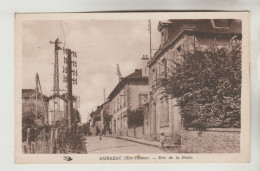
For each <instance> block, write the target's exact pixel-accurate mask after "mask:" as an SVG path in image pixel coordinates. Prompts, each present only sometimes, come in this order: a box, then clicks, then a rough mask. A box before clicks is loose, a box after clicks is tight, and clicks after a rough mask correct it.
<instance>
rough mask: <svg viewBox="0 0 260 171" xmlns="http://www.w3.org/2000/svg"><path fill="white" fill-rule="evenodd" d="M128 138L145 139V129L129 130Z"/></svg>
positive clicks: (141, 127)
mask: <svg viewBox="0 0 260 171" xmlns="http://www.w3.org/2000/svg"><path fill="white" fill-rule="evenodd" d="M128 136H129V137H135V138H143V137H144V127H143V126H140V127H136V128H129V129H128Z"/></svg>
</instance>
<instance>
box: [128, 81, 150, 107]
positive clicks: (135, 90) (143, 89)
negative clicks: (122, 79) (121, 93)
mask: <svg viewBox="0 0 260 171" xmlns="http://www.w3.org/2000/svg"><path fill="white" fill-rule="evenodd" d="M128 93H129V96H128V104H129V109H130V110H135V109H137V108H138V107H139V94H146V93H147V94H149V87H148V85H129V90H128Z"/></svg>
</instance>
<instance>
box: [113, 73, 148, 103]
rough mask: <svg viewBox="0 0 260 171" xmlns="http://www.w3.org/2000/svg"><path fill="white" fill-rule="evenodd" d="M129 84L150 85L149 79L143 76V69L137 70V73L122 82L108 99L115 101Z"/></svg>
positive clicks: (124, 78)
mask: <svg viewBox="0 0 260 171" xmlns="http://www.w3.org/2000/svg"><path fill="white" fill-rule="evenodd" d="M127 83H129V84H143V85H148V77H144V76H142V69H136V70H135V72H133V73H132V74H129V75H128V76H127V77H123V78H122V79H121V80H120V82H119V83H118V84H117V85H116V87H115V88H114V90H113V91H112V92H111V93H110V94H109V96H108V99H109V100H111V99H113V98H114V97H115V96H116V95H117V94H118V93H119V92H120V91H121V90H122V89H123V88H124V86H125V85H126V84H127Z"/></svg>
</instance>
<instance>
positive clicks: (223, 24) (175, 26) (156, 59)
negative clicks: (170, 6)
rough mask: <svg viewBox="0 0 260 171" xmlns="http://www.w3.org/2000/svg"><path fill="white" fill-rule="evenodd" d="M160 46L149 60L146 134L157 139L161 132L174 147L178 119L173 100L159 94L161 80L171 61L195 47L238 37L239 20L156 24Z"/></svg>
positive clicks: (177, 139)
mask: <svg viewBox="0 0 260 171" xmlns="http://www.w3.org/2000/svg"><path fill="white" fill-rule="evenodd" d="M158 31H159V32H160V33H161V44H160V47H159V49H158V50H157V51H156V52H155V54H154V56H153V57H152V58H151V59H150V60H149V62H148V65H147V66H148V67H149V91H150V101H149V116H148V117H147V123H148V124H147V125H148V128H150V129H147V132H146V133H147V134H150V137H153V138H154V139H157V140H158V137H159V135H160V134H161V133H165V135H166V136H167V138H168V139H170V140H172V143H174V144H180V138H181V129H182V117H181V115H180V112H179V109H178V107H177V106H176V99H172V98H170V97H169V96H168V95H167V94H164V93H163V86H161V85H160V79H161V78H167V76H168V75H169V70H170V68H171V69H172V67H173V66H174V65H173V63H174V62H178V61H180V60H181V58H182V55H183V54H184V53H185V52H192V51H193V50H194V48H197V47H198V46H201V47H203V46H210V45H217V46H226V45H228V44H229V42H230V39H231V38H232V37H233V36H237V37H238V38H241V21H240V20H206V19H201V20H190V19H188V20H183V19H182V20H174V19H171V20H169V21H166V22H159V24H158Z"/></svg>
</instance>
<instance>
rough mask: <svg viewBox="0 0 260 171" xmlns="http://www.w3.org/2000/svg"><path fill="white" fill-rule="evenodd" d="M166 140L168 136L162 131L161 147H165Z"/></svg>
mask: <svg viewBox="0 0 260 171" xmlns="http://www.w3.org/2000/svg"><path fill="white" fill-rule="evenodd" d="M165 141H166V137H165V136H164V133H163V132H162V133H161V136H160V143H161V148H164V145H165Z"/></svg>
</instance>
